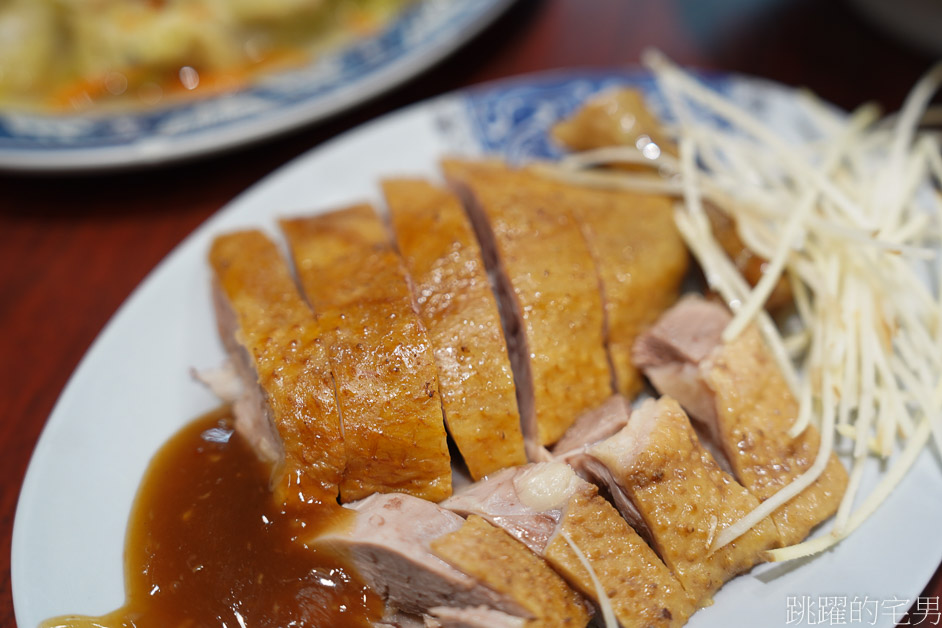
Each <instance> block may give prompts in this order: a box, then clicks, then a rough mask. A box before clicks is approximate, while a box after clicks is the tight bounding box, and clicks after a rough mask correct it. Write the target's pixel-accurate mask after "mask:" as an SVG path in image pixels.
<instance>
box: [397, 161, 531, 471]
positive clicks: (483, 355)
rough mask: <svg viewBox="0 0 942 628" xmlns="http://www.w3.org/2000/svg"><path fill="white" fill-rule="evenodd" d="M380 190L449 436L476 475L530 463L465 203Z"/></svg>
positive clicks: (420, 191)
mask: <svg viewBox="0 0 942 628" xmlns="http://www.w3.org/2000/svg"><path fill="white" fill-rule="evenodd" d="M383 191H384V194H385V197H386V202H387V204H388V206H389V211H390V216H391V218H392V225H393V230H394V232H395V236H396V242H397V244H398V247H399V251H400V253H401V254H402V257H403V260H404V262H405V264H406V267H407V269H408V271H409V275H410V277H411V278H412V291H413V294H414V295H415V301H416V305H417V307H418V310H419V315H420V316H421V318H422V322H423V323H424V324H425V327H426V329H427V330H428V333H429V338H430V339H431V341H432V346H433V347H434V356H435V364H436V366H437V367H438V382H439V387H440V390H441V395H442V409H443V410H444V414H445V421H446V423H447V425H448V431H449V432H450V433H451V437H452V438H453V439H454V441H455V444H456V445H457V446H458V450H459V451H460V452H461V455H462V457H463V458H464V461H465V464H466V465H467V467H468V471H469V472H470V473H471V477H472V478H474V479H475V480H477V479H479V478H482V477H484V476H485V475H487V474H488V473H491V472H493V471H497V470H498V469H503V468H505V467H511V466H515V465H519V464H523V463H525V462H526V461H527V460H526V454H525V453H524V449H523V435H522V434H521V431H520V415H519V413H518V411H517V399H516V388H515V386H514V380H513V371H512V370H511V367H510V359H509V357H508V356H507V345H506V342H505V340H504V332H503V330H502V329H501V323H500V314H499V312H498V310H497V302H496V301H495V300H494V294H493V292H492V291H491V287H490V283H489V281H488V278H487V271H486V269H485V267H484V260H483V259H482V257H481V249H480V246H479V245H478V243H477V240H476V239H475V237H474V231H473V229H472V227H471V223H470V222H469V221H468V218H467V216H466V215H465V213H464V210H463V209H462V207H461V203H460V202H459V201H458V199H457V198H456V197H455V196H454V195H452V194H451V193H449V192H448V191H447V190H444V189H442V188H439V187H436V186H434V185H432V184H430V183H428V182H426V181H422V180H416V179H396V180H389V181H385V182H384V183H383Z"/></svg>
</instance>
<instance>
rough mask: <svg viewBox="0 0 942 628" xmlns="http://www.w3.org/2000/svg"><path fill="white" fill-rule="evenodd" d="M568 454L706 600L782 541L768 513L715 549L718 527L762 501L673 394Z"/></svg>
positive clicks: (690, 588)
mask: <svg viewBox="0 0 942 628" xmlns="http://www.w3.org/2000/svg"><path fill="white" fill-rule="evenodd" d="M569 460H570V463H571V464H572V465H573V466H574V467H575V468H576V469H577V470H579V471H580V472H582V473H584V474H586V475H587V476H588V477H590V478H592V479H594V480H596V481H599V482H601V483H603V484H604V485H605V486H607V487H608V488H609V490H610V491H611V494H612V496H613V498H614V500H615V504H616V505H617V506H618V508H619V510H620V511H621V512H622V514H623V515H624V516H625V518H626V519H628V520H629V521H630V522H631V523H632V525H633V526H634V527H635V528H636V529H638V530H642V531H643V532H644V536H645V538H647V539H649V541H650V542H651V545H652V547H653V548H654V549H655V550H656V551H657V553H658V554H659V555H660V557H661V558H662V559H663V560H664V562H665V563H666V564H667V566H668V567H669V568H670V569H671V571H672V572H673V573H674V575H675V576H676V577H677V579H678V580H679V581H680V583H681V584H682V585H683V586H684V588H685V589H686V590H687V592H688V593H689V594H690V595H691V596H692V597H694V598H695V599H696V600H698V601H699V602H700V603H701V605H705V604H709V603H710V601H711V598H712V596H713V594H714V593H715V592H716V591H717V590H719V588H720V587H721V586H723V584H724V583H725V582H726V581H727V580H729V579H731V578H732V577H733V576H735V575H737V574H739V573H742V572H743V571H746V570H748V569H750V568H751V567H752V566H753V565H755V564H756V563H758V562H761V560H762V555H763V553H764V552H765V551H766V550H768V549H771V548H773V547H778V546H779V545H780V539H779V535H778V531H777V530H776V528H775V526H774V525H773V524H772V522H771V521H770V520H769V519H764V520H763V521H762V522H760V523H759V524H758V525H756V526H755V527H753V528H752V529H751V530H750V531H749V532H747V533H746V534H745V535H743V536H742V537H740V538H739V539H737V540H736V541H735V542H733V543H730V544H729V545H727V546H725V547H723V548H722V549H720V550H718V551H716V552H711V551H710V549H711V544H712V543H713V539H714V538H715V536H716V534H718V533H719V532H720V531H721V530H723V529H724V528H726V527H728V526H730V525H731V524H733V523H735V522H736V521H738V520H739V519H740V518H742V517H743V516H745V515H746V514H747V513H749V512H750V511H752V510H753V509H754V508H756V507H757V506H758V505H759V500H757V499H756V498H755V497H753V496H752V495H751V494H750V493H749V492H748V491H747V490H746V489H745V488H743V487H742V486H741V485H740V484H739V483H737V482H736V481H735V480H734V479H733V478H732V477H731V476H730V475H729V474H727V473H726V472H724V471H723V470H722V469H720V467H719V465H717V464H716V462H715V461H714V460H713V456H711V455H710V454H709V453H708V452H707V451H706V450H705V449H704V448H703V447H702V446H701V445H700V442H699V440H698V438H697V435H696V433H695V432H694V430H693V427H692V426H691V425H690V422H689V421H688V420H687V416H686V415H685V414H684V411H683V410H682V409H681V407H680V405H679V404H678V403H677V402H676V401H674V400H673V399H671V398H669V397H661V399H659V400H657V401H655V400H654V399H648V400H646V401H645V402H644V403H643V404H642V405H641V407H640V408H638V409H637V410H636V411H635V412H634V413H633V414H632V416H631V420H630V421H629V422H628V425H627V426H626V427H625V428H624V429H622V430H621V431H620V432H618V433H617V434H615V435H614V436H612V437H611V438H608V439H606V440H604V441H602V442H601V443H597V444H595V445H593V446H591V447H588V448H587V449H586V450H585V451H584V453H581V454H578V455H576V456H571V457H570V458H569Z"/></svg>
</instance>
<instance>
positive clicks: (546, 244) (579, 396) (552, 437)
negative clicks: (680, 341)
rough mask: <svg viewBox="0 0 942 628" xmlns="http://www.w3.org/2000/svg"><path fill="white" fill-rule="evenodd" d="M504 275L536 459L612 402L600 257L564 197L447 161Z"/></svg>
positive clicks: (500, 169) (516, 176) (500, 173)
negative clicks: (598, 272)
mask: <svg viewBox="0 0 942 628" xmlns="http://www.w3.org/2000/svg"><path fill="white" fill-rule="evenodd" d="M443 168H444V171H445V175H446V177H447V178H448V180H449V182H450V183H451V184H452V185H454V186H455V187H456V188H457V189H459V190H460V191H461V193H462V194H463V195H464V197H465V199H466V201H467V206H468V210H469V213H470V215H471V219H472V223H473V224H474V226H475V231H476V232H477V235H478V239H479V240H480V241H481V245H482V248H483V249H484V252H485V259H486V260H487V263H488V266H489V267H491V268H493V269H494V270H495V271H496V276H497V282H498V293H499V295H500V297H501V299H502V305H503V307H504V316H505V330H506V332H507V341H508V345H509V349H510V357H511V363H512V365H513V367H514V373H515V378H516V383H517V395H518V401H519V407H520V414H521V417H522V422H523V430H524V438H525V439H526V440H527V442H528V447H530V449H529V450H528V454H529V455H530V457H531V458H533V457H534V452H535V451H537V450H538V448H537V447H534V445H537V446H538V445H550V444H552V443H554V442H556V441H557V440H558V439H559V438H560V437H561V436H562V435H563V433H564V432H565V431H566V429H567V428H568V427H569V426H570V425H571V424H572V423H573V422H574V421H575V420H576V418H577V417H578V416H579V415H580V414H582V413H583V412H584V411H586V410H588V409H591V408H594V407H596V406H598V405H600V404H601V403H602V402H603V401H604V400H605V399H607V398H608V397H609V395H610V394H611V392H612V389H611V371H610V369H609V365H608V358H607V356H606V353H605V347H604V341H603V331H604V324H603V311H602V302H601V296H600V294H599V282H598V278H597V276H596V272H595V266H594V262H593V260H592V256H591V254H590V252H589V250H588V247H587V246H586V243H585V240H584V239H583V237H582V234H581V232H580V229H579V225H578V223H577V222H576V220H575V218H574V217H573V215H572V212H571V211H570V209H569V208H568V206H567V204H566V202H565V200H564V199H563V198H562V197H561V195H560V194H559V193H558V192H557V191H556V190H555V189H554V188H553V187H552V186H551V185H549V184H548V183H547V182H546V181H543V180H541V179H539V178H538V177H535V176H533V175H531V174H528V173H526V172H520V171H513V170H510V169H508V168H506V167H504V166H502V165H500V164H496V163H490V162H488V163H481V162H462V161H456V160H448V161H445V162H444V163H443Z"/></svg>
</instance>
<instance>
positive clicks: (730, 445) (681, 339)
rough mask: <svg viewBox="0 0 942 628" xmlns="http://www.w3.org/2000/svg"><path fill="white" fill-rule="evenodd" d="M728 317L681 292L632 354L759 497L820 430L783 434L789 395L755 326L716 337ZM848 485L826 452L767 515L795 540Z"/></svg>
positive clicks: (803, 454) (778, 484)
mask: <svg viewBox="0 0 942 628" xmlns="http://www.w3.org/2000/svg"><path fill="white" fill-rule="evenodd" d="M730 320H731V315H730V313H729V311H728V310H727V309H726V308H725V307H724V306H722V305H720V304H718V303H715V302H711V301H707V300H706V299H703V298H702V297H699V296H688V297H684V298H683V299H681V301H680V302H679V303H678V304H677V305H675V306H674V307H673V308H671V309H670V310H668V311H667V312H666V313H665V314H664V316H663V317H662V318H661V319H660V320H659V321H658V322H657V323H656V324H655V325H654V327H652V328H651V329H650V330H648V331H647V332H646V333H645V334H644V335H642V337H640V338H639V339H638V342H637V344H636V345H635V351H634V356H635V361H636V363H637V364H638V366H639V367H640V368H642V369H643V370H644V373H645V375H647V377H648V378H649V379H650V380H651V382H652V383H653V384H654V386H655V387H656V388H657V389H658V390H659V391H660V392H661V393H662V394H666V395H670V396H672V397H674V398H675V399H677V401H679V402H680V404H681V405H682V406H684V408H685V409H686V410H687V412H688V413H689V414H690V416H691V418H693V419H696V420H697V421H700V422H701V423H702V424H703V425H704V426H705V431H706V433H707V434H709V436H710V438H711V439H712V440H713V441H715V444H716V446H717V449H719V450H720V451H721V452H722V453H723V455H724V456H725V457H726V460H727V462H728V465H729V468H730V469H731V470H732V472H733V475H734V476H735V477H736V479H737V480H738V481H739V482H740V483H741V484H742V485H743V486H745V487H746V488H747V489H748V490H749V491H750V492H751V493H752V494H753V495H755V496H756V497H757V498H758V499H759V501H763V500H765V499H768V498H769V497H771V496H772V495H774V494H775V493H776V492H777V491H778V490H779V489H781V488H783V487H784V486H786V485H787V484H788V483H790V482H791V481H792V480H793V479H795V478H796V477H798V476H799V475H801V474H802V473H803V472H804V471H806V470H807V469H808V468H809V467H810V466H811V465H812V463H813V462H814V459H815V456H816V455H817V453H818V445H819V443H820V434H819V433H818V431H817V429H815V428H814V427H813V426H808V427H807V428H806V429H805V431H804V432H802V434H801V435H799V436H798V437H795V438H792V437H791V436H789V435H788V430H789V428H790V427H791V426H792V424H793V423H794V421H795V417H796V416H797V414H798V403H797V401H796V400H795V397H794V395H792V393H791V391H790V390H789V388H788V385H787V384H786V383H785V379H784V377H783V375H782V373H781V371H780V370H779V368H778V366H777V365H776V364H775V361H774V359H773V357H772V355H771V352H770V351H769V349H768V347H767V346H766V344H765V342H764V341H763V340H762V337H761V336H760V335H759V331H758V329H757V328H756V327H755V326H754V325H750V326H749V327H747V328H746V330H745V331H743V333H741V334H740V335H739V337H737V338H736V339H735V340H732V341H730V342H728V343H724V342H723V341H722V333H723V330H724V329H725V328H726V325H727V324H728V323H729V321H730ZM846 487H847V471H846V470H845V468H844V466H843V465H842V464H841V462H840V460H838V458H837V456H836V455H834V454H832V455H831V458H830V460H829V462H828V464H827V466H826V467H825V470H824V472H823V473H822V474H821V476H820V477H818V479H817V480H816V481H815V482H814V483H813V484H812V485H811V486H809V487H808V488H806V489H805V490H804V491H802V492H801V493H800V494H798V495H797V496H796V497H794V498H793V499H792V500H791V501H789V502H787V503H786V504H784V505H782V506H781V507H779V508H778V509H777V510H775V511H774V512H773V513H772V521H773V522H774V523H775V525H776V527H777V528H778V531H779V534H780V535H781V537H782V542H783V543H784V544H785V545H792V544H794V543H797V542H799V541H801V540H802V539H804V538H805V537H806V536H808V533H809V532H810V531H811V529H812V528H813V527H814V526H815V525H817V524H819V523H821V522H822V521H824V520H825V519H827V518H828V517H830V516H831V515H833V514H834V513H835V512H836V511H837V507H838V505H839V504H840V501H841V497H842V496H843V494H844V490H845V489H846Z"/></svg>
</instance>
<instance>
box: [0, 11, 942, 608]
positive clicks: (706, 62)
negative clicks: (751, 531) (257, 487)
mask: <svg viewBox="0 0 942 628" xmlns="http://www.w3.org/2000/svg"><path fill="white" fill-rule="evenodd" d="M649 46H655V47H657V48H659V49H661V50H662V51H663V52H665V53H666V54H667V55H668V56H670V57H671V58H673V59H674V60H675V61H677V62H679V63H682V64H685V65H690V66H697V67H701V68H712V69H719V70H729V71H736V72H743V73H750V74H755V75H761V76H765V77H768V78H771V79H775V80H778V81H781V82H783V83H786V84H789V85H796V86H806V87H809V88H811V89H812V90H814V91H815V92H817V93H818V94H819V95H821V96H822V97H824V98H825V99H828V100H831V101H833V102H834V103H836V104H838V105H840V106H842V107H845V108H850V107H853V106H855V105H857V104H859V103H861V102H863V101H868V100H872V101H876V102H878V103H880V104H882V105H883V106H884V107H885V108H886V109H887V110H895V109H896V108H898V107H899V105H900V103H901V102H902V100H903V98H904V96H905V94H906V92H907V90H908V89H909V87H910V86H911V85H912V84H913V83H914V82H915V81H916V80H917V78H918V77H919V76H920V74H921V73H922V72H924V71H925V70H926V69H927V68H928V67H929V65H930V64H931V62H932V58H931V57H930V56H929V55H926V54H923V53H921V52H919V51H918V50H914V49H910V48H907V47H905V46H904V45H901V44H900V43H898V42H897V41H895V40H894V39H892V38H890V37H888V36H886V35H884V34H882V32H881V31H879V30H877V29H875V28H874V27H873V26H872V25H871V24H870V23H869V22H867V21H866V20H864V19H862V18H861V17H859V16H858V14H857V13H856V12H855V11H854V10H853V8H852V7H851V5H850V4H849V3H845V2H841V1H834V2H814V1H812V0H794V1H790V0H754V1H753V2H748V1H744V2H721V1H720V0H695V1H694V0H688V1H682V0H674V1H671V0H520V1H519V2H518V3H517V4H515V5H514V6H513V7H512V8H511V10H510V11H509V12H508V13H507V14H506V15H505V16H504V17H502V18H501V19H500V20H499V21H498V22H497V23H496V24H495V25H493V27H491V28H489V29H488V30H486V31H485V32H484V33H483V34H481V35H480V36H479V37H477V38H476V39H475V40H474V41H473V42H471V43H470V44H469V45H467V46H466V47H464V48H463V49H462V50H460V51H459V52H457V53H456V54H454V55H452V56H451V57H449V58H447V59H445V60H444V61H442V62H441V63H440V64H438V65H437V66H436V67H435V68H433V69H432V70H431V71H429V72H426V73H425V74H423V75H421V76H420V77H418V78H416V79H414V80H412V81H411V82H409V83H408V84H406V85H404V86H401V87H399V88H398V89H396V90H394V91H392V92H391V93H388V94H386V95H384V96H382V97H380V98H378V99H375V100H373V101H371V102H369V103H367V104H365V105H363V106H360V107H357V108H355V109H352V110H350V111H348V112H345V113H343V114H342V115H339V116H337V117H335V118H333V119H331V120H330V121H328V122H326V123H323V124H320V125H317V126H313V127H310V128H305V129H302V130H298V131H294V132H291V133H289V134H287V135H285V136H282V137H279V138H274V139H271V140H268V141H265V142H264V143H260V144H257V145H254V146H251V147H248V148H244V149H241V150H237V151H234V152H230V153H227V154H224V155H216V156H212V157H208V158H205V159H200V160H199V161H194V162H190V163H184V164H179V165H174V166H168V167H162V168H155V169H149V170H142V171H136V172H125V173H112V174H99V175H93V176H90V175H84V176H54V175H43V176H28V175H22V174H2V173H0V448H2V453H0V483H2V487H3V490H2V497H0V626H14V625H15V621H14V616H13V604H12V599H11V584H10V538H11V534H12V529H13V517H14V512H15V507H16V501H17V498H18V495H19V489H20V484H21V482H22V479H23V475H24V473H25V472H26V467H27V464H28V462H29V458H30V453H31V451H32V449H33V446H34V444H35V442H36V440H37V438H38V437H39V434H40V431H41V430H42V428H43V424H44V423H45V421H46V417H47V416H48V415H49V413H50V411H51V410H52V407H53V404H54V403H55V401H56V398H57V397H58V395H59V393H60V391H61V390H62V388H63V386H64V385H65V383H66V380H67V379H68V377H69V374H70V373H71V372H72V370H73V369H74V368H75V366H76V365H77V364H78V362H79V360H80V358H81V357H82V355H83V354H84V353H85V351H86V349H87V348H88V347H89V345H90V343H91V342H92V340H93V339H94V338H95V336H96V335H97V334H98V333H99V331H100V330H101V328H102V327H103V326H104V324H105V323H106V322H107V321H108V319H109V317H110V316H111V315H112V314H113V313H114V312H115V310H116V309H117V308H118V306H119V305H120V304H121V303H122V301H124V299H125V298H126V297H127V296H128V295H129V293H130V292H131V290H132V289H133V288H134V287H135V286H136V285H137V284H138V282H140V281H141V280H142V279H143V278H144V276H145V275H146V274H147V273H148V272H149V271H150V270H151V269H152V268H153V267H154V266H155V265H156V264H157V263H158V262H159V261H160V260H161V258H163V257H164V256H165V255H166V254H167V253H168V252H169V251H170V250H171V249H172V248H173V247H174V246H175V245H176V244H177V243H178V242H180V240H182V239H183V238H184V237H185V236H186V235H187V234H188V233H189V232H190V231H192V230H193V229H194V228H195V227H197V226H198V225H199V224H200V223H202V222H203V221H204V220H206V218H208V217H209V216H210V215H211V214H212V213H213V212H215V211H217V210H218V209H220V208H221V207H222V206H223V205H225V204H226V203H227V202H228V201H229V200H230V199H232V198H233V197H234V196H236V195H237V194H238V193H239V192H241V191H242V190H244V189H245V188H247V187H248V186H250V185H252V184H253V183H255V182H256V181H258V180H259V179H260V178H262V177H264V176H265V175H266V174H268V173H270V172H272V171H273V170H275V169H276V168H278V167H279V166H281V165H282V164H284V163H286V162H287V161H289V160H291V159H292V158H293V157H295V156H296V155H299V154H300V153H302V152H304V151H306V150H308V149H309V148H311V147H313V146H316V145H317V144H319V143H321V142H323V141H324V140H326V139H328V138H330V137H333V136H335V135H337V134H338V133H341V132H343V131H345V130H347V129H349V128H351V127H353V126H355V125H357V124H359V123H361V122H363V121H365V120H368V119H370V118H373V117H376V116H379V115H382V114H384V113H386V112H388V111H391V110H394V109H397V108H399V107H402V106H404V105H407V104H409V103H411V102H415V101H418V100H421V99H424V98H427V97H429V96H433V95H436V94H439V93H442V92H446V91H449V90H453V89H456V88H460V87H464V86H467V85H471V84H474V83H478V82H481V81H487V80H490V79H495V78H500V77H504V76H510V75H514V74H519V73H524V72H532V71H536V70H544V69H548V68H559V67H584V66H614V65H621V64H630V63H636V62H637V60H638V58H639V54H640V53H641V51H642V50H643V49H645V48H646V47H649ZM938 498H939V496H933V497H932V499H938ZM89 576H91V574H89ZM940 593H942V571H937V572H936V575H935V577H934V578H933V580H932V582H931V583H930V584H929V586H928V588H927V590H926V591H925V592H924V595H933V596H937V595H939V594H940ZM783 612H784V609H783ZM917 621H918V618H915V617H914V618H913V623H916V622H917ZM924 625H929V621H926V622H924Z"/></svg>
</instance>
